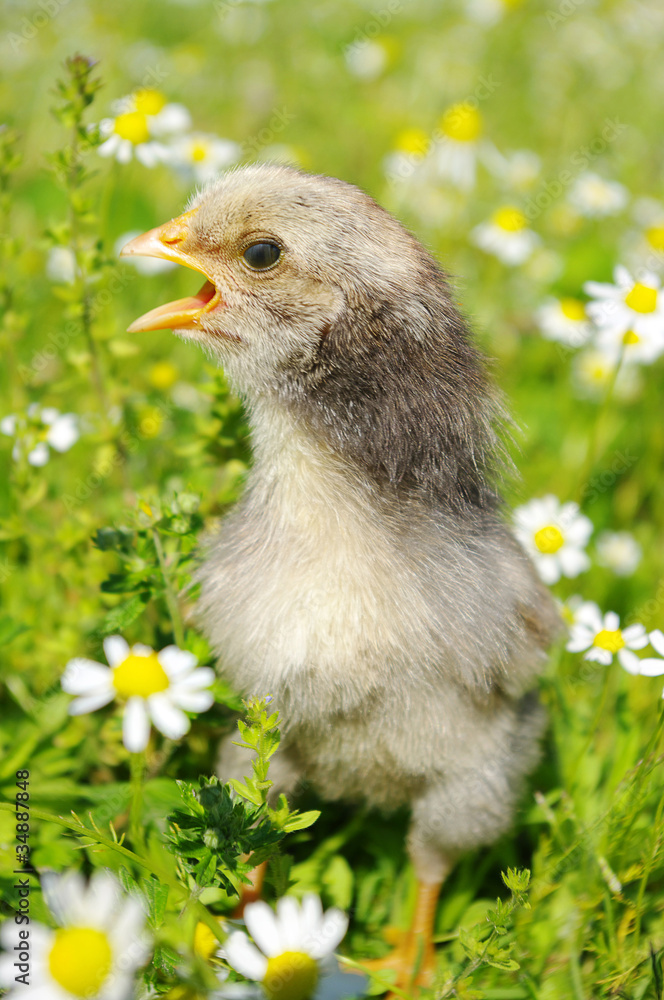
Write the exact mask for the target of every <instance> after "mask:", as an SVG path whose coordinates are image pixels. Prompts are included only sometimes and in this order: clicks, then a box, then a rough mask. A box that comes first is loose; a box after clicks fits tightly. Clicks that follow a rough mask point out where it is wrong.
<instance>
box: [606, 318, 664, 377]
mask: <svg viewBox="0 0 664 1000" xmlns="http://www.w3.org/2000/svg"><path fill="white" fill-rule="evenodd" d="M595 346H596V348H597V350H598V351H600V352H601V353H602V354H604V356H605V357H606V359H607V361H608V362H609V364H611V365H612V366H613V367H615V365H616V364H617V363H618V359H619V358H620V357H621V356H622V358H623V361H627V362H633V363H634V364H642V365H649V364H652V362H653V361H656V360H657V358H658V357H659V356H660V355H661V354H664V322H662V325H661V326H658V325H656V324H654V323H653V324H646V323H639V324H638V328H637V324H634V327H632V329H630V330H628V331H627V332H626V333H623V330H622V326H621V325H618V326H605V327H604V328H603V329H599V330H598V331H597V334H596V336H595Z"/></svg>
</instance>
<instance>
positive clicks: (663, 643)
mask: <svg viewBox="0 0 664 1000" xmlns="http://www.w3.org/2000/svg"><path fill="white" fill-rule="evenodd" d="M648 638H649V640H650V645H651V646H652V647H653V649H654V650H655V652H657V653H659V656H646V657H645V658H644V659H643V660H639V661H638V670H629V667H628V668H627V669H628V670H629V672H630V673H631V674H640V675H641V676H642V677H659V676H661V674H664V632H662V630H661V629H659V628H658V629H655V631H654V632H651V633H650V635H649V636H648ZM662 698H664V691H662Z"/></svg>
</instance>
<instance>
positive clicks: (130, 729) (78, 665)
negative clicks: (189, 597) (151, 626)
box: [62, 635, 214, 753]
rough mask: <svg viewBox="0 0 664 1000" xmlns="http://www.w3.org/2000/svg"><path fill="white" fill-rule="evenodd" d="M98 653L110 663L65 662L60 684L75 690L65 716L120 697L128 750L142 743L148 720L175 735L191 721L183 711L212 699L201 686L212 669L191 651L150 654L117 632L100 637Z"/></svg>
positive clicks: (141, 747) (136, 750)
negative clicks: (67, 713)
mask: <svg viewBox="0 0 664 1000" xmlns="http://www.w3.org/2000/svg"><path fill="white" fill-rule="evenodd" d="M104 652H105V654H106V659H107V660H108V662H109V664H110V668H109V667H106V666H104V664H102V663H96V662H95V661H94V660H87V659H84V658H82V657H77V658H75V659H73V660H70V661H69V663H68V664H67V666H66V667H65V672H64V674H63V675H62V687H63V689H64V690H65V691H66V692H67V694H73V695H77V697H76V698H75V699H74V701H73V702H72V703H71V705H70V706H69V712H70V714H71V715H82V714H84V713H86V712H94V711H95V709H97V708H101V707H102V705H107V704H108V703H109V702H110V701H113V699H114V698H120V699H122V700H125V701H126V705H125V710H124V718H123V722H122V741H123V743H124V745H125V746H126V748H127V750H130V751H131V752H132V753H139V752H140V751H141V750H144V749H145V747H146V746H147V742H148V738H149V736H150V720H151V721H152V722H153V723H154V725H155V726H156V728H157V729H158V730H159V732H160V733H163V734H164V736H168V737H169V738H170V739H172V740H179V739H180V738H181V737H182V736H184V734H185V733H187V732H188V731H189V727H190V725H191V722H190V720H189V718H188V717H187V716H186V715H185V712H205V711H207V709H208V708H210V706H211V705H212V703H213V701H214V696H213V694H212V692H211V691H208V690H205V689H206V688H209V687H210V685H211V684H212V683H213V681H214V670H212V669H211V668H210V667H197V666H196V664H197V663H198V660H197V658H196V657H195V656H194V654H193V653H189V652H187V651H186V650H184V649H178V647H177V646H167V647H166V648H165V649H162V650H161V652H159V653H156V652H155V651H154V650H153V649H151V648H150V647H149V646H143V645H141V644H140V643H137V644H136V645H134V646H132V647H131V648H130V647H129V645H128V644H127V642H125V640H124V639H123V638H122V637H121V636H119V635H112V636H109V637H108V638H106V639H104ZM183 709H184V711H183Z"/></svg>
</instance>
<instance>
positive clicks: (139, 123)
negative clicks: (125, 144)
mask: <svg viewBox="0 0 664 1000" xmlns="http://www.w3.org/2000/svg"><path fill="white" fill-rule="evenodd" d="M114 128H115V131H116V133H117V134H118V135H119V136H120V138H121V139H129V142H132V143H133V144H134V146H139V145H140V144H141V143H142V142H147V141H148V139H149V138H150V133H149V131H148V123H147V119H146V117H145V115H144V114H143V113H142V112H141V111H127V112H126V114H124V115H118V117H117V118H116V119H115V126H114Z"/></svg>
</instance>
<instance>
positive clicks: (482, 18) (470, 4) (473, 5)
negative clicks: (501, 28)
mask: <svg viewBox="0 0 664 1000" xmlns="http://www.w3.org/2000/svg"><path fill="white" fill-rule="evenodd" d="M522 3H523V0H466V11H467V13H468V15H469V16H470V17H472V19H473V20H474V21H477V22H478V23H479V24H483V25H486V27H489V26H490V25H492V24H496V22H498V21H500V20H501V19H502V18H503V17H504V16H505V14H507V13H508V12H509V11H511V10H514V8H516V7H520V6H521V4H522Z"/></svg>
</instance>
